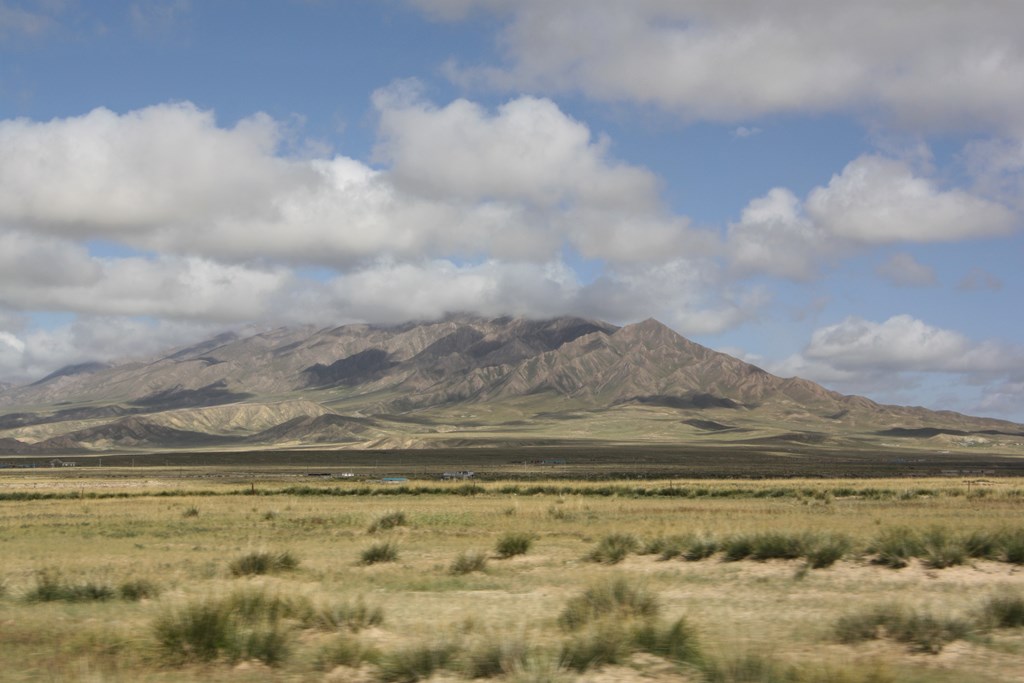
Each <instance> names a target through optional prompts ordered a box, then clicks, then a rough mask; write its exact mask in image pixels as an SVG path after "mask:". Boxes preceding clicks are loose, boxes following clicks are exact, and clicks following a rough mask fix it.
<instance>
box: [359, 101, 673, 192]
mask: <svg viewBox="0 0 1024 683" xmlns="http://www.w3.org/2000/svg"><path fill="white" fill-rule="evenodd" d="M373 100H374V104H375V106H376V108H377V111H378V113H379V115H380V128H379V141H378V144H377V147H376V151H375V157H376V158H377V159H378V160H379V161H384V162H386V163H387V165H388V166H389V168H390V175H391V177H392V178H393V179H394V182H395V184H396V185H397V186H398V187H399V188H402V189H409V190H411V191H412V192H414V193H416V194H420V195H426V196H430V197H439V198H452V197H456V198H460V199H465V200H473V201H478V200H481V199H498V200H510V201H524V202H527V203H529V204H535V205H539V206H542V207H550V206H554V205H557V204H559V203H562V202H567V201H568V202H574V203H583V204H587V205H590V206H601V207H617V208H632V209H641V210H649V209H650V208H652V207H654V206H656V205H657V182H656V180H655V178H654V175H653V174H652V173H651V172H650V171H647V170H646V169H642V168H638V167H635V166H629V165H626V164H623V163H620V162H615V161H613V160H612V159H611V158H610V156H609V154H608V146H609V141H608V140H607V139H603V138H598V139H596V140H595V139H593V138H592V136H591V133H590V130H589V128H587V126H586V125H584V124H583V123H580V122H579V121H576V120H573V119H572V118H570V117H569V116H567V115H565V114H564V113H563V112H562V111H561V110H560V109H559V108H558V106H557V105H556V104H555V103H554V102H552V101H550V100H546V99H537V98H533V97H519V98H516V99H514V100H511V101H509V102H506V103H505V104H503V105H501V106H500V107H498V109H497V111H496V112H494V113H493V114H492V113H490V112H488V111H486V110H485V109H484V108H483V107H481V106H480V105H478V104H475V103H473V102H469V101H467V100H456V101H454V102H452V103H451V104H448V105H447V106H445V107H442V108H438V107H436V106H434V105H433V104H431V103H429V102H425V101H423V100H422V99H421V98H420V97H419V96H418V95H417V94H416V92H415V89H414V88H410V84H408V83H401V84H398V85H397V86H393V87H391V88H387V89H384V90H379V91H377V92H376V93H375V94H374V98H373Z"/></svg>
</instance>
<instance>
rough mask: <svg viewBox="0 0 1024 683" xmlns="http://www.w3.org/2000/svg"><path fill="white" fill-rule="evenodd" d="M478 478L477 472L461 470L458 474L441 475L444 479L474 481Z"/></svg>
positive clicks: (447, 473) (446, 473)
mask: <svg viewBox="0 0 1024 683" xmlns="http://www.w3.org/2000/svg"><path fill="white" fill-rule="evenodd" d="M475 476H476V472H470V471H468V470H459V471H458V472H445V473H443V474H442V475H441V478H442V479H472V478H473V477H475Z"/></svg>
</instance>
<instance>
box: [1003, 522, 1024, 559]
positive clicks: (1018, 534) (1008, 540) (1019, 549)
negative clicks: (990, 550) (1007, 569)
mask: <svg viewBox="0 0 1024 683" xmlns="http://www.w3.org/2000/svg"><path fill="white" fill-rule="evenodd" d="M1002 547H1003V552H1002V559H1003V561H1004V562H1009V563H1010V564H1024V529H1014V530H1013V531H1008V532H1006V533H1005V534H1003V539H1002Z"/></svg>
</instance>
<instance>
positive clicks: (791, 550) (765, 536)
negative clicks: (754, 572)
mask: <svg viewBox="0 0 1024 683" xmlns="http://www.w3.org/2000/svg"><path fill="white" fill-rule="evenodd" d="M808 546H809V542H808V538H807V536H806V535H805V534H787V533H782V532H779V531H769V532H766V533H762V534H755V535H754V537H753V538H751V539H750V557H751V558H753V559H755V560H774V559H778V560H794V559H796V558H798V557H802V556H803V555H804V553H805V552H806V550H807V548H808Z"/></svg>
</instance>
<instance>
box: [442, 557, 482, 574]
mask: <svg viewBox="0 0 1024 683" xmlns="http://www.w3.org/2000/svg"><path fill="white" fill-rule="evenodd" d="M486 568H487V555H485V554H484V553H478V552H470V553H462V554H461V555H459V556H458V557H456V558H455V559H454V560H453V561H452V564H451V566H450V567H449V568H448V572H449V573H451V574H455V575H456V576H458V575H461V574H472V573H473V572H482V571H483V570H484V569H486Z"/></svg>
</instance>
